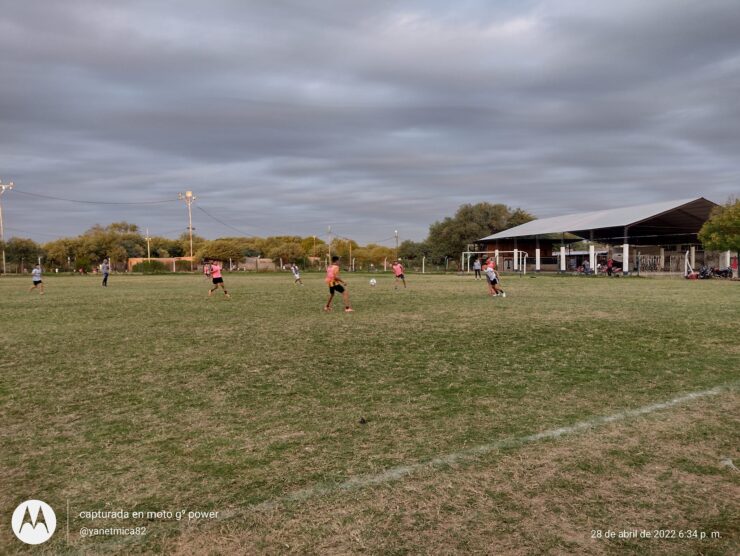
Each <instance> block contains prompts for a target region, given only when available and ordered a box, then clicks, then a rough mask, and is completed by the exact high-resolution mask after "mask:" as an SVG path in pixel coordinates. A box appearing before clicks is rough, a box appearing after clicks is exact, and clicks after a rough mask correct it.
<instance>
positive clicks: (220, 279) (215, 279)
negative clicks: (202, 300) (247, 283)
mask: <svg viewBox="0 0 740 556" xmlns="http://www.w3.org/2000/svg"><path fill="white" fill-rule="evenodd" d="M213 283H214V284H223V283H224V279H223V278H214V279H213Z"/></svg>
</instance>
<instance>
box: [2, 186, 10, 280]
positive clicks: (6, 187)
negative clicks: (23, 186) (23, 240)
mask: <svg viewBox="0 0 740 556" xmlns="http://www.w3.org/2000/svg"><path fill="white" fill-rule="evenodd" d="M11 189H13V182H12V181H11V182H9V183H3V182H2V180H0V243H2V245H3V276H5V228H4V226H3V193H5V192H6V191H10V190H11Z"/></svg>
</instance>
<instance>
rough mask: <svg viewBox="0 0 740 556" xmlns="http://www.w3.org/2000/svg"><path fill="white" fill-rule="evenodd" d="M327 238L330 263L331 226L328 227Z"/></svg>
mask: <svg viewBox="0 0 740 556" xmlns="http://www.w3.org/2000/svg"><path fill="white" fill-rule="evenodd" d="M328 232H329V233H328V234H327V235H328V238H329V260H330V261H331V226H329V227H328Z"/></svg>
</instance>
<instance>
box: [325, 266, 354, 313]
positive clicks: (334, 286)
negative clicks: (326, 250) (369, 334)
mask: <svg viewBox="0 0 740 556" xmlns="http://www.w3.org/2000/svg"><path fill="white" fill-rule="evenodd" d="M324 281H325V282H326V284H327V285H328V286H329V299H328V301H327V302H326V305H325V306H324V311H327V312H328V311H331V302H332V300H333V299H334V293H335V292H338V293H341V294H342V298H343V299H344V312H345V313H352V312H354V309H353V308H352V306H351V305H350V304H349V292H348V291H347V290H346V289H344V287H345V286H346V285H347V283H346V282H345V281H344V280H342V279H341V278H340V277H339V257H337V256H336V255H335V256H334V257H332V258H331V265H329V266H328V267H327V269H326V278H325V280H324Z"/></svg>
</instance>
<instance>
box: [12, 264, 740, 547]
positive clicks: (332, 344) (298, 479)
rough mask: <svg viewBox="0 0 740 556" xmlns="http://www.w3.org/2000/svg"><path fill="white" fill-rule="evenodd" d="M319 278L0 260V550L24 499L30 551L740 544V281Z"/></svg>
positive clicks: (720, 545) (17, 544) (563, 278)
mask: <svg viewBox="0 0 740 556" xmlns="http://www.w3.org/2000/svg"><path fill="white" fill-rule="evenodd" d="M322 278H323V277H322V276H319V275H317V274H313V275H312V274H307V275H305V276H304V282H305V283H306V285H305V287H296V286H293V283H292V278H291V276H290V275H289V274H287V273H286V274H281V275H274V274H270V275H267V274H265V275H243V274H237V275H235V274H227V275H225V283H226V287H227V289H228V290H229V292H230V293H231V295H232V299H231V300H226V299H225V298H224V297H223V295H222V294H214V297H213V298H210V299H209V298H207V297H206V293H207V289H208V287H209V283H208V282H206V281H205V280H204V279H203V278H202V277H199V276H165V275H163V276H121V275H112V276H111V279H110V283H109V287H108V288H102V287H100V284H99V280H98V278H96V277H81V276H75V277H56V276H49V277H45V284H46V294H45V295H44V296H40V295H36V294H35V293H28V292H27V289H28V286H30V279H20V278H12V277H11V278H8V277H6V278H2V279H0V303H1V304H2V320H3V327H2V335H0V347H1V348H2V357H1V358H0V376H1V377H2V378H1V379H0V380H1V385H0V416H1V417H2V432H1V433H0V434H1V435H2V457H1V458H0V504H1V506H2V508H3V511H2V515H3V517H2V522H3V523H4V524H5V525H3V526H2V527H0V546H3V547H7V552H10V553H13V552H18V553H26V552H28V553H30V552H32V551H33V547H26V546H24V545H22V544H21V543H20V542H18V541H17V540H16V539H15V537H14V536H13V533H12V531H11V528H10V527H9V526H8V524H9V522H10V516H11V514H12V512H13V509H14V508H15V507H16V506H17V505H18V504H19V503H20V502H22V501H23V500H27V499H40V500H44V501H45V502H47V503H48V504H50V505H51V506H52V507H53V509H54V510H55V513H56V516H57V530H56V533H55V535H54V537H53V538H52V539H51V540H50V541H49V542H48V543H46V544H44V545H42V546H43V550H44V551H46V552H48V553H62V554H65V553H67V554H74V553H78V552H84V553H93V554H95V553H106V554H108V553H120V554H130V553H150V552H154V553H168V554H170V553H182V554H201V553H212V554H221V553H224V554H226V553H250V554H252V553H262V552H267V553H290V552H294V553H321V554H327V553H330V554H333V553H337V554H344V553H353V552H367V553H392V554H405V553H470V552H484V553H497V554H498V553H506V554H508V553H514V554H519V553H521V554H525V553H544V552H551V553H588V554H602V553H603V554H617V553H619V554H623V553H634V554H645V553H648V554H694V553H699V552H700V553H702V554H733V553H736V552H737V551H738V549H740V545H739V544H738V540H739V539H740V527H739V525H738V524H739V523H740V502H738V501H739V500H740V473H739V472H738V471H737V469H734V468H733V464H734V465H738V466H740V452H738V446H740V426H739V425H740V422H739V419H738V416H739V415H740V411H738V410H739V409H740V405H739V403H738V402H739V401H740V396H739V395H738V388H739V387H740V382H738V369H739V368H740V347H739V344H740V342H738V339H739V338H740V335H739V334H738V322H739V321H740V284H738V283H732V282H728V281H718V280H707V281H701V282H689V281H684V280H659V279H644V278H627V279H625V278H619V279H606V278H582V277H553V276H538V277H529V276H527V277H519V276H512V277H507V276H504V277H503V286H504V288H505V290H506V292H507V294H508V297H506V298H505V299H502V298H490V297H488V296H487V295H486V286H485V282H484V281H475V280H473V279H472V278H470V277H459V276H432V275H424V276H422V275H410V276H409V277H408V282H409V288H408V289H406V290H403V289H401V290H394V288H393V280H392V278H391V277H389V276H387V275H383V276H381V277H379V278H378V285H377V286H376V287H375V288H371V287H370V286H369V285H368V280H369V278H370V276H369V275H368V276H366V275H356V276H355V275H350V276H349V277H348V276H344V278H345V279H346V280H347V281H348V282H349V291H350V295H351V301H352V304H353V306H354V308H355V312H354V313H352V314H344V313H342V312H341V299H339V298H337V299H336V300H335V310H334V312H332V313H324V312H323V311H322V310H321V309H322V306H323V304H324V303H325V301H326V287H325V285H324V283H323V281H322ZM691 394H696V396H693V397H692V396H690V395H691ZM660 404H663V405H660ZM602 417H607V419H601V418H602ZM538 433H542V434H540V435H539V436H536V435H537V434H538ZM68 508H69V509H68ZM98 510H104V511H114V510H118V511H121V512H127V514H128V515H127V517H120V516H121V515H123V514H119V515H118V516H113V517H108V518H107V519H102V518H101V519H93V518H92V517H88V516H90V515H93V514H87V513H85V512H94V511H98ZM180 511H184V512H185V513H183V514H180V516H181V519H179V520H178V519H177V516H178V512H180ZM192 511H212V512H218V516H217V517H213V516H207V517H202V516H199V517H198V518H197V519H196V518H195V517H194V516H191V519H188V512H192ZM134 512H143V513H144V515H143V516H141V515H138V514H134ZM147 512H161V513H159V514H157V515H156V516H152V515H149V516H147V515H146V514H147ZM168 512H171V514H172V515H171V516H170V514H169V513H168ZM68 520H69V527H68V525H67V521H68ZM83 528H87V531H84V532H82V533H81V530H82V529H83ZM106 528H108V529H115V528H117V529H118V532H117V533H112V532H110V531H109V532H108V533H100V534H98V533H96V532H92V533H91V532H90V530H93V531H96V530H104V529H106ZM142 528H145V530H146V532H145V534H135V532H137V531H136V530H137V529H138V532H139V533H142V532H143V529H142ZM124 529H125V530H126V531H127V532H125V533H124V532H123V530H124ZM129 529H130V530H131V531H134V533H131V531H129ZM625 531H627V532H629V534H628V533H625ZM632 531H636V533H635V535H637V538H630V535H631V534H632V533H631V532H632ZM663 531H665V532H663ZM670 531H673V533H670ZM686 531H689V533H686ZM610 532H614V537H613V538H610V534H611V533H610ZM645 532H648V533H650V534H651V537H654V536H657V537H661V538H646V537H645V536H644V535H645ZM679 532H680V535H679ZM702 533H705V534H706V537H705V538H703V539H702V538H701V534H702ZM620 534H621V536H622V538H619V535H620ZM83 535H91V536H83ZM95 535H97V536H95ZM640 535H643V536H642V537H640ZM694 536H696V537H699V538H693V537H694ZM662 537H667V538H662ZM39 548H42V547H39ZM2 552H3V553H5V552H6V549H5V548H3V550H2Z"/></svg>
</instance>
